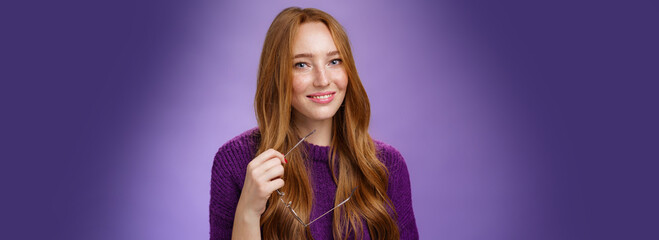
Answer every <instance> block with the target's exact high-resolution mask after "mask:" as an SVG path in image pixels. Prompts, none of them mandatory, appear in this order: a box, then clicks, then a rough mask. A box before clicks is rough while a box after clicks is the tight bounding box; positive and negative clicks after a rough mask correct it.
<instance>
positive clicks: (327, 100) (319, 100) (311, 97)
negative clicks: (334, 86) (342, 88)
mask: <svg viewBox="0 0 659 240" xmlns="http://www.w3.org/2000/svg"><path fill="white" fill-rule="evenodd" d="M325 95H330V96H329V97H327V98H314V97H317V96H325ZM335 95H336V92H332V91H325V92H317V93H314V94H311V95H307V98H309V100H311V101H312V102H315V103H320V104H327V103H330V102H332V100H334V96H335Z"/></svg>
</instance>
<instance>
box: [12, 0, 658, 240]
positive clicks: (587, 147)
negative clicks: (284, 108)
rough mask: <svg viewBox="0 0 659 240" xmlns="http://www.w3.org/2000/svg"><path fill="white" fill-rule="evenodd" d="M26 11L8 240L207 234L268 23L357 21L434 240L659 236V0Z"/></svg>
mask: <svg viewBox="0 0 659 240" xmlns="http://www.w3.org/2000/svg"><path fill="white" fill-rule="evenodd" d="M18 4H19V3H5V4H3V5H7V6H4V7H2V9H3V10H1V11H2V13H3V14H0V15H1V16H2V17H1V18H2V20H3V21H1V22H2V26H3V29H4V30H3V34H2V39H3V40H2V44H1V48H0V50H1V51H0V53H1V54H0V55H2V57H1V59H2V66H3V69H2V71H1V72H0V73H1V74H2V75H1V76H2V77H1V79H2V85H3V87H2V94H1V96H0V98H1V100H2V109H3V114H2V116H3V117H2V119H3V120H2V134H1V135H3V137H2V139H3V140H2V141H3V142H2V156H3V157H2V160H3V161H2V162H3V165H4V166H3V167H2V170H1V173H2V174H1V177H0V180H2V181H0V182H2V183H1V184H2V185H0V186H1V187H2V191H3V194H2V196H3V197H2V204H0V206H1V207H0V210H1V211H2V214H1V215H2V217H0V219H2V222H1V223H2V225H1V226H2V232H0V237H1V238H2V239H41V238H47V239H207V238H208V229H209V227H208V200H209V181H210V167H211V164H212V160H213V156H214V154H215V152H216V151H217V149H218V148H219V146H221V145H222V144H223V143H224V142H226V141H227V140H229V139H230V138H232V137H234V136H236V135H238V134H240V133H241V132H243V131H245V130H247V129H249V128H252V127H254V126H255V125H256V123H255V120H254V113H253V108H252V101H253V97H254V96H253V95H254V89H255V76H256V67H257V64H258V58H259V55H260V51H261V46H262V43H263V38H264V36H265V32H266V30H267V28H268V26H269V24H270V22H271V21H272V19H273V18H274V17H275V15H276V14H277V13H278V12H279V11H280V10H282V9H283V8H285V7H287V6H301V7H316V8H320V9H322V10H324V11H326V12H328V13H330V14H332V15H333V16H334V17H335V18H337V19H338V20H339V22H341V23H342V24H343V25H344V27H345V28H346V30H347V31H348V34H349V37H350V39H351V41H352V47H353V51H354V56H355V58H356V62H357V67H358V70H359V73H360V76H361V78H362V81H363V83H364V85H365V87H366V90H367V92H368V94H369V97H370V100H371V105H372V124H371V133H372V135H373V136H374V137H375V138H377V139H380V140H383V141H385V142H387V143H389V144H391V145H393V146H394V147H396V148H397V149H398V150H399V151H400V152H401V153H402V154H403V156H404V157H405V158H406V160H407V164H408V168H409V171H410V176H411V181H412V194H413V196H412V197H413V204H414V208H415V214H416V220H417V225H418V229H419V233H420V235H421V238H422V239H657V238H658V237H659V233H658V232H657V231H656V230H655V228H656V226H657V223H658V222H659V221H658V220H657V214H658V213H659V211H658V208H657V206H656V203H657V202H659V196H658V195H659V194H658V188H657V184H656V183H657V180H659V179H657V170H658V168H657V164H656V163H654V162H655V161H657V160H658V159H659V156H658V155H659V154H658V151H657V149H659V148H658V146H659V144H658V143H659V140H658V138H657V135H658V133H659V129H658V128H657V124H656V123H657V122H659V116H658V115H659V113H658V107H657V103H659V101H658V100H659V99H657V98H658V97H657V96H658V94H657V90H658V89H659V88H657V83H656V82H657V80H659V76H658V75H659V74H658V71H657V69H658V68H657V67H658V66H659V60H658V58H657V56H658V54H659V51H658V47H657V42H659V36H658V35H659V34H658V33H659V31H657V29H659V28H657V23H658V22H659V19H658V15H659V14H657V13H658V12H659V11H658V10H659V8H658V7H657V4H656V3H652V1H619V2H610V3H609V2H605V1H592V2H587V1H551V2H546V3H531V2H530V1H511V0H504V1H435V2H430V1H343V0H339V1H332V2H312V1H234V2H219V1H218V2H215V1H178V2H173V1H148V0H147V1H107V2H104V3H91V2H87V1H56V2H52V1H51V2H43V3H27V2H26V3H21V4H23V5H18Z"/></svg>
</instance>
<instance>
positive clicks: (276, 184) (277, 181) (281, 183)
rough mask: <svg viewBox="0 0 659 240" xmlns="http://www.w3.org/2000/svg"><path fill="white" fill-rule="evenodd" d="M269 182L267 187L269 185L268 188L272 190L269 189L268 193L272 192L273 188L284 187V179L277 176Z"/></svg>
mask: <svg viewBox="0 0 659 240" xmlns="http://www.w3.org/2000/svg"><path fill="white" fill-rule="evenodd" d="M269 184H270V185H269V186H268V187H270V188H271V189H272V190H271V191H270V193H272V192H274V191H275V190H277V189H280V188H282V187H284V179H281V178H277V179H275V180H272V181H270V183H269Z"/></svg>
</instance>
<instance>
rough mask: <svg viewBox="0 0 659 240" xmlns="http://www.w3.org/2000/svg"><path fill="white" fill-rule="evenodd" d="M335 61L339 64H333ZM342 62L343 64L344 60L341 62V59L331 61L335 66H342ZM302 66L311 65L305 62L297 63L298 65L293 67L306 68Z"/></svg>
mask: <svg viewBox="0 0 659 240" xmlns="http://www.w3.org/2000/svg"><path fill="white" fill-rule="evenodd" d="M334 61H336V62H337V63H333V62H334ZM342 62H343V60H341V59H340V58H336V59H332V60H331V61H330V63H333V64H334V65H339V64H341V63H342ZM302 64H304V65H307V66H309V64H307V63H305V62H297V63H295V64H293V66H295V67H297V68H304V67H303V66H301V65H302Z"/></svg>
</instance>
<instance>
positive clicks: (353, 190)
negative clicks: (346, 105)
mask: <svg viewBox="0 0 659 240" xmlns="http://www.w3.org/2000/svg"><path fill="white" fill-rule="evenodd" d="M314 132H316V129H314V130H313V131H311V132H310V133H309V134H307V135H306V136H304V137H303V138H302V139H300V141H299V142H297V144H295V146H293V148H291V150H288V152H287V153H286V154H284V158H286V156H288V154H289V153H291V152H292V151H293V149H295V148H296V147H297V146H298V145H300V143H302V142H303V141H304V140H305V139H307V137H309V136H311V134H313V133H314ZM355 190H357V187H355V188H353V189H352V191H351V192H350V195H349V196H348V198H346V200H343V201H342V202H341V203H339V204H337V205H336V206H334V207H333V208H332V209H330V210H329V211H327V212H325V213H323V214H322V215H320V216H318V217H317V218H315V219H313V220H311V221H310V222H309V223H304V221H302V218H300V216H298V215H297V213H296V212H295V210H293V208H292V207H291V204H292V203H293V201H289V202H288V203H286V201H284V195H285V194H284V193H283V192H281V191H279V189H277V194H279V201H281V202H282V203H283V204H284V205H286V208H288V210H290V212H291V213H293V217H295V219H296V220H297V221H298V222H300V223H301V224H302V225H303V226H304V227H308V226H309V225H311V224H312V223H313V222H315V221H316V220H318V219H320V218H322V217H323V216H325V215H327V214H328V213H330V212H332V211H334V209H336V208H338V207H340V206H341V205H343V204H345V203H346V202H348V200H350V198H352V195H353V194H355Z"/></svg>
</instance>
